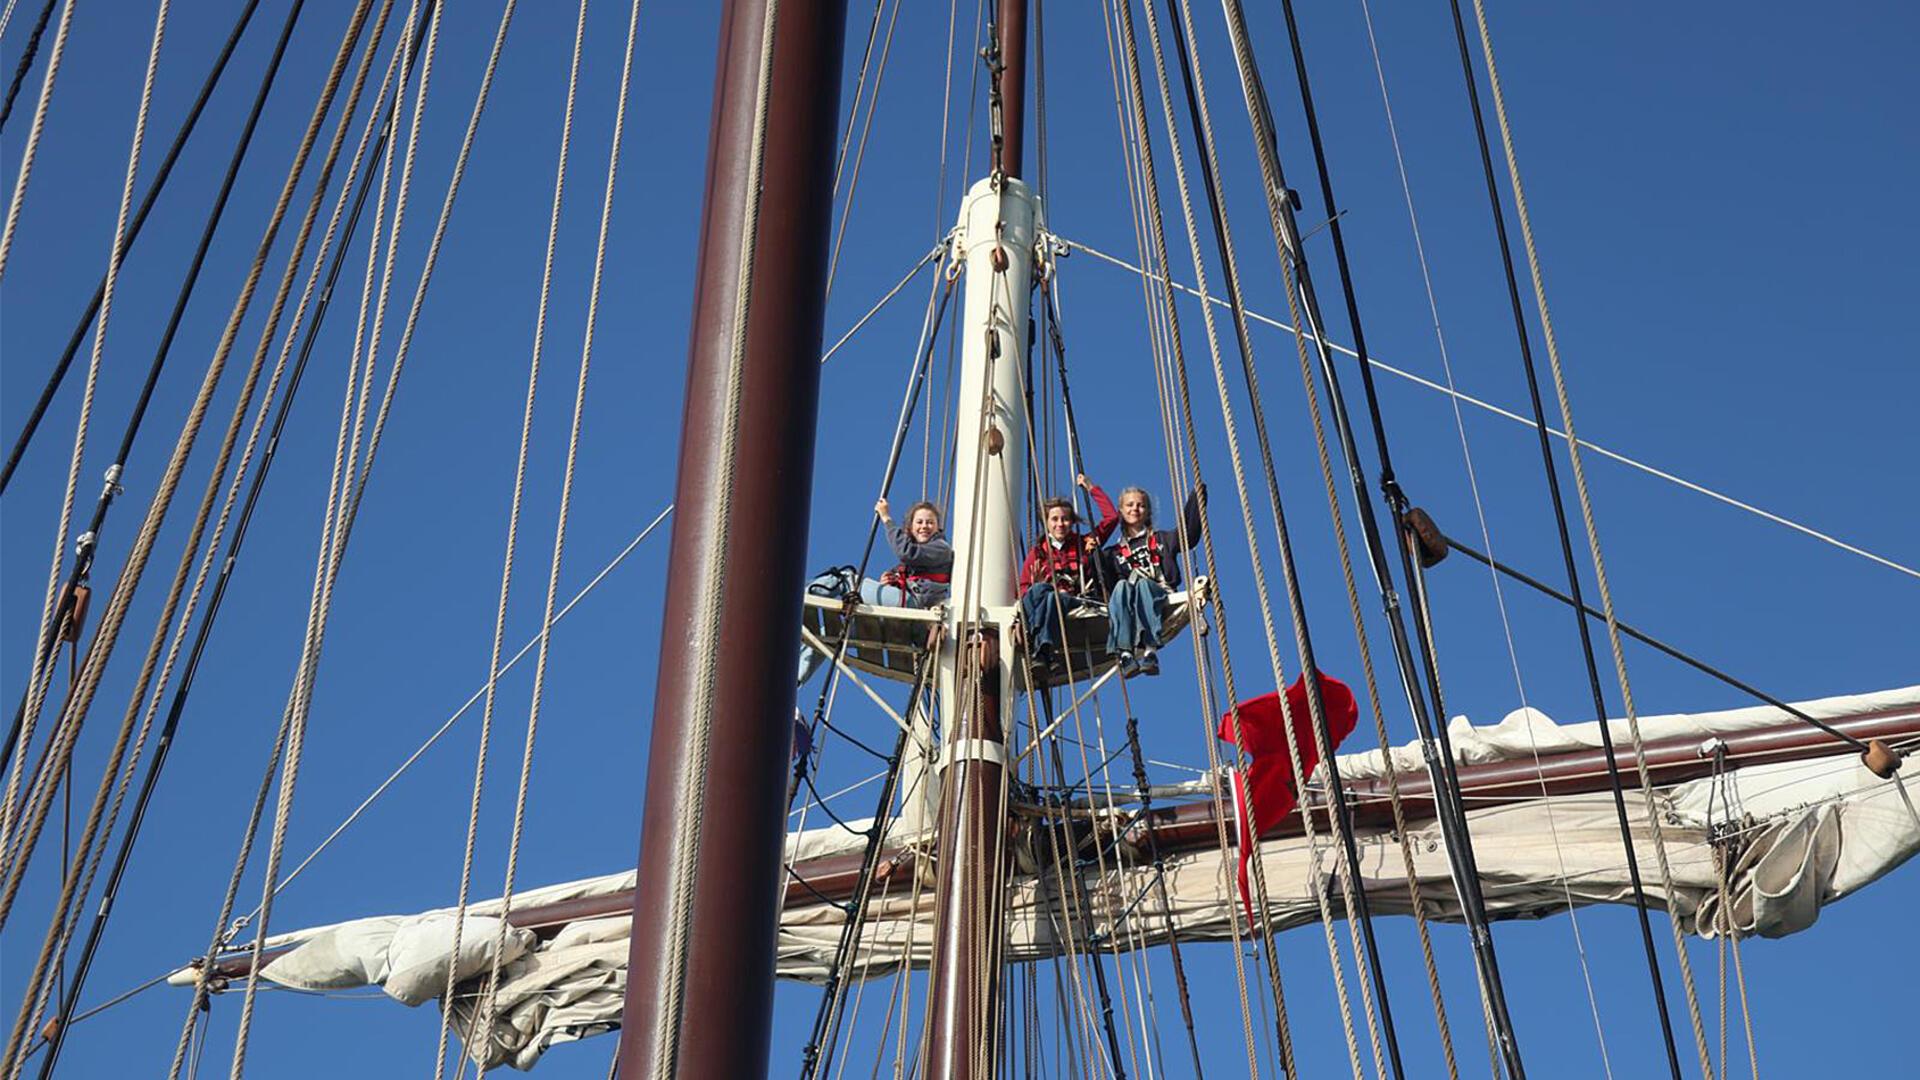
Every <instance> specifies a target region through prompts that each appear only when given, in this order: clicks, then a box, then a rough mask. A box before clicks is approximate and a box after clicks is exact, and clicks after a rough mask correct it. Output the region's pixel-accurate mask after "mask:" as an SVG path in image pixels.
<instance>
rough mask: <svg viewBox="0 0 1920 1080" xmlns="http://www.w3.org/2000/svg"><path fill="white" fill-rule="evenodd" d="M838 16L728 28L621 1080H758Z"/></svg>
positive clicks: (804, 509)
mask: <svg viewBox="0 0 1920 1080" xmlns="http://www.w3.org/2000/svg"><path fill="white" fill-rule="evenodd" d="M845 31H846V3H845V0H784V2H782V3H778V4H776V3H773V2H771V0H729V2H728V3H727V5H726V9H725V11H724V12H723V13H722V15H721V19H720V49H719V61H718V64H717V71H716V74H715V78H714V104H713V123H712V133H711V135H710V137H709V142H708V146H707V183H706V196H705V209H704V211H703V217H702V221H701V226H700V255H699V262H698V264H697V266H696V269H695V277H694V299H693V326H692V333H691V342H690V344H689V348H688V353H689V355H688V362H687V399H686V401H687V403H686V409H685V413H684V416H683V420H682V428H681V441H680V466H679V476H678V481H677V486H676V493H675V496H674V498H675V505H676V507H677V513H676V514H675V515H674V527H673V546H672V551H671V553H670V555H669V557H668V565H667V582H668V591H667V600H666V608H665V614H664V618H663V626H664V632H663V633H662V634H661V635H660V639H661V646H660V665H659V681H658V683H657V685H656V688H655V692H654V709H653V716H654V725H653V737H652V742H651V748H650V750H649V754H648V761H647V785H646V810H645V817H644V819H643V822H642V826H641V838H640V860H639V878H638V881H639V884H638V887H637V888H636V889H635V891H634V893H633V895H632V896H631V897H630V898H629V900H630V904H631V907H630V910H631V911H632V912H633V917H634V922H633V944H632V949H631V952H630V954H629V959H628V973H629V974H628V979H627V999H626V1006H625V1012H624V1013H623V1015H622V1019H621V1042H620V1053H619V1072H620V1075H621V1076H625V1077H630V1078H634V1080H638V1078H640V1077H714V1078H732V1077H740V1076H762V1075H765V1073H766V1070H767V1061H768V1046H769V1040H770V1035H771V1028H772V1010H773V975H774V946H775V935H776V932H777V926H778V918H779V912H780V877H781V873H782V871H781V866H780V851H781V842H782V838H783V837H784V835H785V831H786V830H785V817H786V806H785V796H786V784H785V779H786V769H787V757H788V748H789V744H790V741H791V739H792V724H791V719H790V718H791V717H792V716H793V701H794V684H793V675H792V670H793V658H794V656H795V655H797V654H798V651H799V645H800V629H799V628H800V595H801V591H802V585H803V583H804V572H805V568H804V565H803V563H804V559H805V554H806V538H807V522H808V507H809V505H810V503H811V501H812V489H813V449H814V426H815V421H816V413H817V410H818V403H819V396H820V362H819V357H820V343H821V341H820V339H821V329H822V308H823V306H824V303H825V287H824V286H825V272H826V263H827V230H828V221H829V217H830V212H831V207H832V185H833V179H832V176H833V147H834V134H835V130H836V126H837V124H838V112H839V99H840V93H839V87H840V62H841V48H842V44H843V38H844V35H845Z"/></svg>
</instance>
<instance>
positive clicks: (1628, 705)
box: [1453, 0, 1714, 1080]
mask: <svg viewBox="0 0 1920 1080" xmlns="http://www.w3.org/2000/svg"><path fill="white" fill-rule="evenodd" d="M1453 8H1454V19H1455V23H1456V26H1457V25H1458V22H1459V3H1458V0H1453ZM1473 9H1474V19H1475V21H1476V23H1477V24H1478V27H1479V31H1480V48H1481V55H1482V57H1483V59H1484V60H1485V62H1486V65H1487V82H1488V86H1489V87H1490V89H1491V90H1492V91H1493V105H1494V115H1495V117H1496V118H1497V119H1498V121H1499V124H1500V143H1501V148H1502V151H1503V153H1504V155H1505V157H1506V164H1507V179H1508V182H1509V183H1510V184H1511V185H1512V188H1513V197H1514V208H1515V211H1516V213H1517V216H1518V217H1519V219H1520V235H1521V239H1522V241H1523V243H1524V244H1525V247H1526V252H1527V269H1528V272H1529V275H1530V276H1531V278H1532V283H1533V294H1534V302H1535V304H1536V305H1537V306H1538V308H1539V313H1540V326H1541V331H1542V334H1543V336H1544V338H1545V341H1546V346H1547V362H1548V367H1549V369H1550V370H1551V371H1552V373H1553V386H1554V395H1555V397H1556V398H1557V399H1558V401H1559V405H1560V416H1561V419H1562V421H1564V422H1565V424H1566V428H1567V454H1568V460H1569V462H1570V463H1571V464H1572V467H1573V483H1574V490H1575V492H1576V493H1577V495H1578V496H1579V500H1580V518H1581V523H1582V525H1583V526H1584V528H1585V530H1586V536H1587V548H1588V551H1589V552H1590V554H1591V555H1592V556H1593V569H1594V580H1595V584H1596V586H1597V587H1598V589H1599V591H1600V606H1601V609H1602V610H1603V611H1604V612H1605V613H1606V623H1607V643H1608V646H1609V648H1610V649H1611V651H1612V653H1613V666H1614V673H1615V675H1616V676H1617V678H1618V680H1619V683H1620V695H1621V703H1622V706H1623V707H1624V708H1625V710H1626V713H1627V726H1628V729H1629V730H1630V732H1631V733H1632V738H1633V755H1634V766H1635V768H1636V770H1637V771H1638V772H1639V774H1640V783H1641V787H1642V789H1643V790H1642V794H1643V796H1644V798H1645V800H1646V805H1647V818H1648V824H1649V826H1650V827H1651V830H1652V834H1653V850H1654V855H1655V857H1656V861H1657V863H1658V865H1659V869H1660V880H1661V883H1662V885H1663V887H1664V888H1665V889H1666V890H1667V892H1668V894H1669V895H1671V893H1672V891H1673V871H1672V868H1671V867H1670V866H1669V865H1668V861H1667V851H1666V843H1665V840H1664V838H1663V836H1662V834H1661V826H1660V814H1659V812H1658V807H1657V805H1656V803H1655V801H1654V793H1653V789H1652V785H1651V784H1650V783H1649V782H1648V777H1647V763H1646V755H1645V752H1644V748H1643V745H1642V742H1641V738H1640V718H1639V715H1638V713H1637V712H1636V710H1635V709H1634V706H1633V688H1632V685H1631V683H1630V682H1629V680H1628V678H1627V666H1626V656H1625V653H1624V652H1623V651H1622V648H1621V644H1620V628H1619V626H1618V624H1617V622H1616V620H1615V619H1614V613H1613V594H1612V590H1611V589H1610V588H1609V587H1608V583H1607V571H1606V563H1605V561H1604V560H1603V559H1602V558H1601V554H1600V537H1599V534H1598V531H1597V530H1596V528H1595V526H1594V517H1593V502H1592V499H1591V497H1590V494H1589V492H1588V489H1587V481H1586V470H1585V468H1584V466H1583V464H1582V462H1581V460H1580V448H1579V442H1578V438H1577V435H1576V434H1575V432H1574V426H1573V406H1572V403H1571V402H1570V401H1569V399H1568V395H1567V386H1566V378H1565V374H1564V372H1563V370H1562V367H1561V363H1560V350H1559V344H1558V342H1557V340H1556V339H1555V337H1554V333H1553V318H1552V315H1551V314H1550V313H1549V311H1548V307H1547V296H1546V286H1545V282H1544V280H1543V278H1542V276H1541V272H1540V258H1539V252H1538V250H1537V249H1536V247H1535V244H1534V237H1533V224H1532V219H1531V218H1530V217H1529V215H1528V213H1527V198H1526V192H1525V189H1524V187H1523V186H1522V184H1521V181H1520V166H1519V161H1518V159H1517V157H1516V156H1515V153H1514V149H1513V132H1512V128H1511V126H1510V124H1509V122H1508V118H1507V108H1506V100H1505V97H1504V96H1503V95H1502V93H1501V90H1500V74H1499V68H1498V66H1497V65H1496V63H1495V62H1494V56H1493V39H1492V35H1491V34H1490V32H1489V31H1488V28H1487V16H1486V9H1485V6H1484V5H1483V4H1482V3H1481V0H1474V4H1473ZM1462 37H1463V39H1464V34H1463V35H1462ZM1462 47H1463V49H1464V40H1463V41H1462ZM1469 74H1471V72H1470V71H1469ZM1475 122H1476V124H1478V123H1479V110H1478V107H1477V103H1476V108H1475ZM1481 138H1482V154H1483V157H1484V156H1485V151H1484V148H1485V136H1484V130H1483V132H1482V136H1481ZM1501 251H1502V255H1503V256H1505V255H1506V252H1507V246H1506V241H1505V238H1504V236H1503V237H1502V241H1501ZM1508 267H1509V269H1508V276H1509V282H1511V279H1512V271H1511V262H1510V261H1509V263H1508ZM1527 370H1528V379H1529V383H1530V384H1531V383H1532V382H1533V368H1532V363H1531V358H1530V357H1529V362H1528V369H1527ZM1534 397H1535V402H1536V408H1537V403H1538V392H1537V390H1536V391H1535V395H1534ZM1543 426H1544V424H1543ZM1549 475H1550V476H1551V474H1549ZM1554 499H1555V505H1556V510H1557V509H1558V500H1559V487H1558V484H1557V483H1556V484H1555V486H1554ZM1565 535H1566V533H1565V527H1564V519H1563V524H1562V529H1561V536H1562V540H1561V543H1562V545H1563V547H1564V546H1566V544H1567V541H1566V539H1565ZM1568 554H1569V563H1568V571H1569V577H1570V582H1569V587H1570V589H1571V590H1572V592H1573V595H1574V596H1575V597H1576V598H1578V596H1579V583H1578V575H1577V574H1574V573H1573V572H1572V571H1573V567H1572V563H1571V558H1570V555H1571V553H1570V551H1569V553H1568ZM1578 621H1579V624H1580V632H1581V636H1582V638H1583V640H1584V639H1585V638H1586V631H1587V623H1586V618H1585V616H1584V614H1582V615H1580V616H1579V617H1578ZM1587 656H1588V664H1589V668H1591V665H1592V652H1591V650H1590V649H1589V650H1588V651H1587ZM1597 696H1598V695H1597V693H1596V697H1597ZM1600 720H1601V729H1602V730H1603V731H1604V730H1605V729H1606V727H1607V724H1606V720H1605V712H1604V710H1602V711H1601V714H1600ZM1608 741H1609V742H1611V739H1609V740H1608ZM1612 758H1613V754H1612V748H1611V746H1609V748H1608V760H1609V762H1611V761H1612ZM1623 831H1624V830H1623ZM1627 852H1628V855H1629V856H1632V855H1633V842H1632V839H1631V837H1628V838H1627ZM1635 877H1636V878H1637V877H1638V874H1637V873H1636V874H1635ZM1635 896H1636V899H1638V900H1639V902H1640V907H1641V915H1640V918H1641V924H1642V927H1643V930H1644V929H1645V927H1646V921H1647V916H1646V911H1645V900H1644V897H1643V896H1642V895H1641V892H1640V889H1639V883H1638V882H1637V881H1636V882H1635ZM1668 925H1669V928H1670V929H1671V931H1672V934H1673V944H1674V950H1675V952H1676V953H1677V954H1678V960H1679V964H1680V983H1681V987H1682V988H1683V989H1684V990H1685V992H1686V998H1687V1016H1688V1019H1689V1021H1690V1022H1691V1023H1692V1026H1693V1037H1694V1047H1695V1050H1696V1051H1697V1053H1698V1055H1699V1059H1700V1069H1701V1072H1702V1073H1703V1074H1704V1075H1705V1076H1707V1077H1708V1078H1709V1080H1711V1078H1712V1077H1713V1075H1714V1073H1713V1062H1712V1059H1711V1055H1710V1054H1709V1052H1708V1049H1707V1036H1706V1028H1705V1025H1704V1023H1703V1022H1702V1020H1701V1018H1700V1001H1699V997H1698V995H1697V994H1696V993H1695V991H1694V985H1693V967H1692V964H1691V962H1690V961H1689V960H1688V957H1687V950H1686V943H1685V941H1684V940H1683V939H1682V937H1681V934H1680V925H1679V923H1678V922H1677V921H1676V920H1673V919H1669V920H1668ZM1648 952H1649V957H1651V954H1652V947H1651V942H1649V943H1648ZM1661 1021H1662V1024H1663V1026H1664V1025H1665V1022H1666V1011H1665V1009H1664V1008H1662V1010H1661ZM1669 1038H1671V1037H1670V1036H1669ZM1673 1053H1674V1051H1673V1049H1672V1047H1671V1045H1670V1046H1669V1049H1668V1054H1669V1057H1670V1058H1671V1057H1672V1056H1673ZM1676 1071H1677V1068H1676Z"/></svg>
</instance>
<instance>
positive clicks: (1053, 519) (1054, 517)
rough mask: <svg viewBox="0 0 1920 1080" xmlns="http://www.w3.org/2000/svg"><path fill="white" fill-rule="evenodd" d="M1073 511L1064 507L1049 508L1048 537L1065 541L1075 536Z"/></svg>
mask: <svg viewBox="0 0 1920 1080" xmlns="http://www.w3.org/2000/svg"><path fill="white" fill-rule="evenodd" d="M1073 525H1074V516H1073V511H1072V510H1069V509H1067V508H1066V507H1064V506H1053V507H1048V508H1047V535H1048V536H1050V537H1052V538H1053V539H1055V540H1060V541H1064V540H1066V538H1067V537H1069V536H1071V535H1073Z"/></svg>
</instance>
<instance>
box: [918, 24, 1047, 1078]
mask: <svg viewBox="0 0 1920 1080" xmlns="http://www.w3.org/2000/svg"><path fill="white" fill-rule="evenodd" d="M996 25H997V30H998V32H997V34H996V40H995V43H994V49H993V52H992V53H991V56H992V60H993V70H994V85H993V90H992V108H993V113H992V123H993V136H994V145H993V150H994V159H993V160H994V168H993V172H992V174H991V175H990V176H988V177H987V178H986V179H984V180H981V181H979V182H978V183H976V184H974V185H973V187H972V189H970V190H969V191H968V192H967V196H966V200H965V202H964V203H963V204H962V206H961V208H960V228H959V232H958V239H957V240H956V244H957V248H956V252H955V258H956V259H957V260H959V261H960V262H961V264H962V265H963V266H964V267H965V273H966V278H967V280H966V311H965V316H964V321H963V323H962V326H963V327H964V329H963V330H962V332H961V343H962V344H961V367H960V393H959V397H958V400H959V401H960V402H961V405H960V407H959V408H960V415H959V417H958V422H957V424H956V426H955V430H956V431H957V432H958V433H959V436H958V438H957V439H956V445H955V447H954V507H953V514H952V525H953V528H952V533H951V535H952V536H953V539H954V567H953V600H952V602H951V603H950V604H949V607H948V613H949V614H948V620H949V621H948V633H947V635H946V640H947V642H948V644H947V645H946V646H945V647H944V652H943V655H942V656H941V658H940V687H941V694H942V699H943V713H942V715H943V716H944V717H945V718H946V730H945V739H944V742H943V744H942V746H941V748H940V756H939V761H938V764H937V766H936V769H935V777H936V778H937V780H936V783H935V785H934V790H935V791H936V792H937V796H936V798H937V802H938V806H939V811H938V814H939V816H938V819H937V820H938V822H939V848H938V850H939V858H938V883H937V886H936V891H935V898H936V899H935V910H936V914H935V917H934V948H933V962H932V969H931V971H930V973H929V976H928V981H927V987H928V989H927V1021H926V1027H925V1043H924V1045H925V1051H924V1058H923V1062H922V1064H923V1068H922V1070H921V1075H922V1076H924V1077H926V1078H927V1080H984V1078H987V1077H991V1076H993V1075H994V1070H995V1067H996V1066H997V1065H998V1063H999V1059H1000V1014H1001V1009H1000V967H1001V946H1002V944H1003V941H1004V938H1005V908H1004V907H1003V899H1004V896H1005V893H1006V864H1007V859H1006V839H1007V832H1006V817H1007V762H1008V755H1007V748H1006V735H1005V729H1004V726H1003V724H1002V722H1001V705H1002V703H1004V702H1009V701H1011V700H1013V695H1014V692H1015V686H1016V681H1015V677H1014V666H1015V665H1014V664H1012V663H1010V662H1009V661H1010V660H1011V659H1012V656H1013V650H1012V648H1011V634H1010V632H1009V631H1010V630H1011V628H1012V622H1013V618H1014V613H1015V612H1016V610H1017V609H1016V608H1015V606H1014V604H1015V601H1016V599H1017V592H1016V586H1015V575H1016V573H1017V570H1018V564H1017V559H1018V557H1019V553H1018V552H1017V551H1015V550H1014V548H1013V537H1014V536H1015V535H1016V533H1017V523H1018V521H1019V506H1020V502H1021V495H1022V493H1023V492H1024V491H1025V490H1026V486H1027V429H1028V417H1027V415H1026V404H1025V402H1026V395H1025V394H1024V393H1023V390H1022V387H1021V382H1020V380H1021V378H1022V372H1023V369H1024V364H1023V363H1022V358H1023V357H1024V355H1025V350H1026V347H1027V330H1028V295H1029V292H1030V290H1031V289H1032V287H1033V272H1034V263H1035V246H1034V245H1035V241H1036V239H1037V236H1038V232H1039V229H1040V221H1041V214H1040V200H1039V199H1038V198H1037V197H1036V196H1035V195H1034V194H1033V192H1032V191H1031V190H1029V189H1028V187H1027V186H1026V185H1025V184H1024V183H1022V182H1021V181H1020V179H1019V175H1020V171H1021V167H1020V166H1021V152H1022V141H1023V140H1022V134H1023V126H1022V119H1023V114H1024V111H1025V110H1024V88H1025V79H1026V28H1027V12H1026V3H1025V0H1000V5H999V11H998V18H997V20H996Z"/></svg>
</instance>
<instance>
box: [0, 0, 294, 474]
mask: <svg viewBox="0 0 1920 1080" xmlns="http://www.w3.org/2000/svg"><path fill="white" fill-rule="evenodd" d="M259 6H260V3H259V0H247V5H246V6H245V7H244V8H242V9H241V10H240V14H239V15H238V16H237V17H235V19H234V24H233V29H232V30H231V31H229V32H228V34H227V40H226V43H225V44H224V45H222V46H221V49H220V54H219V55H218V56H217V57H215V58H214V62H213V67H212V68H211V69H209V70H208V72H207V75H206V78H205V79H203V80H201V83H200V91H199V93H198V95H197V96H195V98H194V100H193V105H192V106H191V107H190V108H188V110H187V115H186V118H185V119H183V120H182V121H181V122H180V126H179V127H178V128H177V129H175V130H174V133H173V142H172V143H171V144H170V145H169V146H168V147H167V152H166V154H165V156H163V157H162V158H161V160H160V165H159V167H158V168H157V169H155V170H154V175H153V178H152V179H151V180H149V181H148V182H147V190H146V193H145V194H144V195H142V196H141V198H140V208H139V209H138V210H136V211H134V215H133V222H132V223H131V224H130V225H128V226H127V243H126V247H125V248H123V249H122V251H121V258H123V259H124V258H125V257H126V252H127V249H131V248H132V246H133V243H134V241H135V240H137V239H138V238H139V236H140V230H141V229H142V228H143V227H144V226H145V225H146V222H147V215H148V214H149V213H150V212H152V210H153V205H154V203H155V202H156V201H158V199H159V197H160V192H161V190H162V189H163V188H164V187H165V186H166V182H167V180H168V178H169V177H171V176H172V175H173V166H174V164H175V163H176V162H177V161H179V160H180V154H181V151H182V150H184V149H185V147H186V144H187V139H188V137H189V136H191V135H192V134H193V129H194V127H195V126H196V125H197V124H198V123H199V122H200V116H201V113H203V112H204V111H205V109H206V106H207V102H208V100H209V99H211V98H212V96H213V91H214V87H215V86H216V85H217V84H218V83H219V81H220V77H221V75H222V74H223V73H224V72H225V71H226V68H227V61H228V60H230V59H231V58H232V57H233V52H234V49H235V48H236V47H237V46H238V45H239V44H240V38H241V35H243V34H244V33H245V32H246V29H247V26H248V25H249V24H250V23H251V22H252V20H253V13H254V11H255V9H257V8H258V7H259ZM300 6H302V5H300V4H295V5H294V6H293V9H297V8H299V7H300ZM293 9H289V10H293ZM250 139H251V134H250V128H249V129H243V133H242V135H241V138H240V142H239V144H238V146H240V147H242V148H244V146H245V145H246V144H247V142H248V141H249V140H250ZM242 152H243V151H242V150H238V149H237V150H236V151H235V157H236V159H237V158H238V157H239V156H240V155H241V154H242ZM224 207H225V203H224V201H222V200H216V202H215V211H214V212H213V213H212V214H210V216H209V219H208V222H209V223H208V225H207V226H206V231H207V232H208V233H209V234H211V232H212V230H213V228H214V225H215V223H216V222H217V221H218V219H219V216H220V211H221V210H223V209H224ZM197 262H198V260H197V259H196V265H197ZM195 274H197V271H193V272H190V275H189V276H190V277H191V276H194V275H195ZM105 292H106V276H105V275H104V274H103V275H101V279H100V283H99V285H97V286H95V287H94V291H93V298H92V299H91V300H89V301H88V303H87V308H86V310H85V312H83V313H82V314H81V316H80V319H79V321H78V322H77V323H75V325H74V328H73V332H72V333H71V334H69V335H68V337H67V344H66V347H65V348H63V349H62V350H61V352H60V359H59V360H57V361H55V363H54V366H53V371H52V372H51V373H50V374H49V375H48V376H47V382H46V385H45V386H43V387H42V388H41V390H40V398H39V400H37V401H35V402H34V405H33V408H32V410H31V411H30V412H28V414H27V419H26V422H25V423H24V424H22V425H21V430H20V434H19V436H18V437H17V438H16V439H15V440H14V443H13V449H12V450H11V451H9V452H8V454H7V460H6V464H5V465H0V491H5V490H6V487H7V484H8V483H9V482H10V481H11V480H12V479H13V472H14V470H15V469H16V468H18V467H19V465H20V458H21V456H22V455H23V454H25V453H26V450H27V444H28V443H29V442H30V441H32V439H33V435H34V432H35V431H37V430H38V429H39V426H40V421H41V419H42V418H44V417H45V416H46V412H47V408H48V406H50V405H51V404H52V403H53V398H54V395H55V393H57V392H58V391H59V389H60V384H61V383H62V382H63V381H64V380H65V379H66V376H67V371H68V370H69V369H70V368H71V366H72V364H73V358H74V356H75V355H76V354H77V353H78V352H79V351H80V345H81V342H82V341H84V340H85V338H86V336H87V326H88V324H89V323H90V322H92V320H93V317H94V315H95V314H97V313H98V312H99V310H100V302H101V300H102V299H104V295H105ZM170 325H171V323H170ZM163 337H170V335H163Z"/></svg>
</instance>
